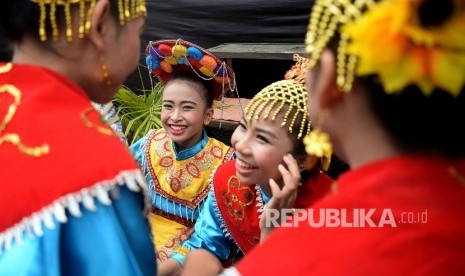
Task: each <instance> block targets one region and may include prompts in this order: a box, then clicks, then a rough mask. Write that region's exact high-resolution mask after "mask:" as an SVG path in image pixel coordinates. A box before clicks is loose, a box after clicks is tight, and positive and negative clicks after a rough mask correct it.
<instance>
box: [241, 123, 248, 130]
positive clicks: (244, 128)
mask: <svg viewBox="0 0 465 276" xmlns="http://www.w3.org/2000/svg"><path fill="white" fill-rule="evenodd" d="M239 127H240V128H241V129H242V130H247V127H246V126H245V124H244V123H242V122H240V123H239Z"/></svg>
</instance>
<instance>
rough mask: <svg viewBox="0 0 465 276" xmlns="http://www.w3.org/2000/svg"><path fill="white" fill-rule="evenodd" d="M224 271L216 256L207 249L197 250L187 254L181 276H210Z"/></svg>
mask: <svg viewBox="0 0 465 276" xmlns="http://www.w3.org/2000/svg"><path fill="white" fill-rule="evenodd" d="M222 271H223V265H222V264H221V262H220V261H219V260H218V258H216V256H215V255H213V254H211V253H210V252H209V251H207V250H205V249H196V250H194V251H191V252H189V254H187V256H186V261H185V262H184V266H183V270H182V274H181V275H183V276H189V275H193V276H200V275H204V276H208V275H218V274H220V273H221V272H222Z"/></svg>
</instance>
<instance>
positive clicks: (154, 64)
mask: <svg viewBox="0 0 465 276" xmlns="http://www.w3.org/2000/svg"><path fill="white" fill-rule="evenodd" d="M145 62H146V63H147V67H148V68H152V69H157V68H158V67H159V66H160V60H158V59H154V58H153V57H152V56H151V55H148V56H147V57H146V58H145Z"/></svg>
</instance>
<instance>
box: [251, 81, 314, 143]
mask: <svg viewBox="0 0 465 276" xmlns="http://www.w3.org/2000/svg"><path fill="white" fill-rule="evenodd" d="M285 108H287V110H285ZM281 112H284V117H283V121H282V122H281V127H284V126H285V125H286V124H288V123H289V132H290V133H292V129H293V127H294V125H295V124H296V123H297V119H298V118H299V115H300V122H301V125H300V129H299V133H298V135H297V139H301V138H302V136H303V134H304V130H305V127H306V128H307V129H306V130H305V134H306V135H308V133H309V132H310V121H308V123H305V122H306V121H307V116H308V115H307V92H306V89H305V86H304V85H302V84H299V83H297V82H296V81H294V80H281V81H277V82H274V83H272V84H270V85H268V86H267V87H265V88H263V89H262V90H261V91H260V92H258V93H257V94H256V95H255V96H254V98H253V99H252V100H250V102H249V104H248V105H247V107H246V109H245V115H246V116H247V119H248V120H252V119H255V120H258V119H259V117H260V116H261V114H262V113H264V117H263V118H264V119H268V117H270V115H271V120H272V121H274V120H276V117H277V116H278V115H279V114H280V113H281ZM291 114H292V118H290V122H289V116H291Z"/></svg>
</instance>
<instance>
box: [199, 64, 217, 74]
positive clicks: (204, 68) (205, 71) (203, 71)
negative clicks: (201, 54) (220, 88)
mask: <svg viewBox="0 0 465 276" xmlns="http://www.w3.org/2000/svg"><path fill="white" fill-rule="evenodd" d="M199 70H200V72H202V74H204V75H205V76H207V77H213V75H214V74H215V73H213V71H212V70H210V69H208V68H207V67H205V66H202V67H200V68H199Z"/></svg>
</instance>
